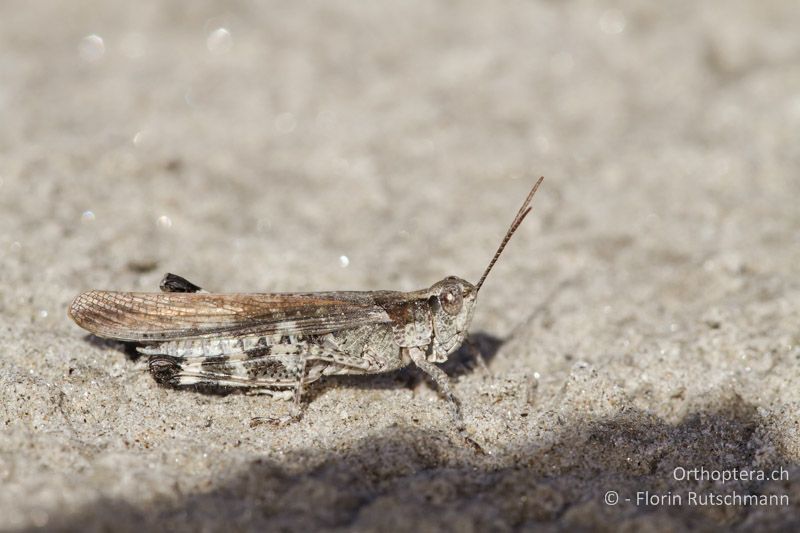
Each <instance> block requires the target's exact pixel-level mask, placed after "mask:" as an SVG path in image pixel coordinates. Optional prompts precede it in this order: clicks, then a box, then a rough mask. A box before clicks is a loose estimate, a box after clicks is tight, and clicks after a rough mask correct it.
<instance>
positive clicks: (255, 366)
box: [247, 359, 291, 379]
mask: <svg viewBox="0 0 800 533" xmlns="http://www.w3.org/2000/svg"><path fill="white" fill-rule="evenodd" d="M247 376H248V377H250V378H252V379H257V378H263V377H274V378H276V379H290V378H291V376H290V374H289V372H287V370H286V367H285V366H283V363H281V362H280V361H276V360H274V359H266V360H263V361H255V362H251V363H248V365H247Z"/></svg>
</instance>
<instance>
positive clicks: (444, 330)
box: [428, 276, 478, 363]
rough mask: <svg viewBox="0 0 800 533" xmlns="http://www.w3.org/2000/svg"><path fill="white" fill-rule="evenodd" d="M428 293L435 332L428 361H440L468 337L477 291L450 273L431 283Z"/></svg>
mask: <svg viewBox="0 0 800 533" xmlns="http://www.w3.org/2000/svg"><path fill="white" fill-rule="evenodd" d="M428 294H429V296H428V303H429V305H430V307H431V314H432V317H433V333H434V335H433V349H432V350H431V353H430V355H429V356H428V360H429V361H432V362H434V363H442V362H444V361H446V360H447V356H448V355H450V354H451V353H453V352H454V351H456V350H457V349H458V347H459V346H461V343H462V342H464V337H466V336H467V331H468V330H469V324H470V322H472V312H473V311H474V310H475V299H476V298H477V296H478V290H477V289H476V288H475V285H473V284H472V283H470V282H468V281H465V280H463V279H461V278H457V277H455V276H450V277H447V278H444V279H443V280H442V281H440V282H438V283H435V284H434V285H433V286H431V288H430V289H428Z"/></svg>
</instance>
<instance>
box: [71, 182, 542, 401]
mask: <svg viewBox="0 0 800 533" xmlns="http://www.w3.org/2000/svg"><path fill="white" fill-rule="evenodd" d="M542 179H543V178H540V179H539V180H538V181H537V182H536V184H535V185H534V186H533V188H532V189H531V191H530V194H529V195H528V197H527V199H526V200H525V202H524V203H523V205H522V207H521V208H520V210H519V211H518V213H517V216H516V217H515V218H514V220H513V221H512V223H511V226H510V227H509V229H508V231H507V232H506V235H505V238H504V239H503V241H502V242H501V244H500V246H499V247H498V249H497V252H496V253H495V255H494V257H493V258H492V260H491V262H490V263H489V265H488V266H487V268H486V270H485V271H484V273H483V275H482V276H481V278H480V281H479V282H478V283H477V284H476V285H472V284H471V283H469V282H468V281H465V280H463V279H460V278H457V277H455V276H450V277H447V278H444V279H443V280H441V281H439V282H437V283H435V284H433V285H432V286H431V287H429V288H427V289H422V290H419V291H413V292H397V291H361V292H356V291H335V292H313V293H262V294H259V293H255V294H250V293H242V294H212V293H207V292H205V291H203V290H202V289H200V287H198V286H197V285H194V284H193V283H190V282H189V281H187V280H185V279H183V278H181V277H179V276H175V275H174V274H167V275H166V276H165V278H164V279H163V281H162V283H161V290H162V292H161V293H144V292H112V291H89V292H85V293H83V294H81V295H79V296H78V297H77V298H75V300H74V301H73V302H72V305H71V306H70V308H69V315H70V316H71V317H72V319H73V320H75V322H76V323H77V324H78V325H79V326H81V327H82V328H84V329H86V330H88V331H90V332H91V333H93V334H95V335H97V336H99V337H105V338H109V339H115V340H120V341H128V342H134V343H137V344H138V348H137V349H138V350H139V351H140V352H141V353H143V354H146V355H148V356H149V368H150V371H151V372H152V374H153V376H154V377H155V378H156V379H157V380H158V381H159V382H162V383H167V384H170V385H176V386H180V385H197V384H207V385H214V386H226V387H247V388H251V389H257V390H258V391H260V392H264V393H267V394H271V395H273V396H278V397H284V398H292V397H294V398H295V400H296V401H297V402H299V401H300V398H301V395H302V391H303V388H304V387H305V386H306V385H307V384H309V383H312V382H314V381H316V380H318V379H319V378H320V377H322V376H325V375H334V374H370V373H377V372H385V371H389V370H394V369H397V368H400V367H403V366H406V365H408V364H409V363H411V362H413V363H414V364H415V365H416V366H418V367H419V368H421V369H422V370H423V371H425V372H426V373H427V374H428V375H429V376H430V377H431V378H432V379H433V380H434V381H435V382H436V383H437V385H438V387H439V389H440V392H441V393H442V394H444V395H445V396H447V397H448V398H451V399H453V400H455V397H454V396H453V394H452V392H451V389H450V385H449V380H448V378H447V375H446V374H445V373H444V372H443V371H442V370H441V369H440V368H439V367H438V366H436V365H435V364H434V363H441V362H444V361H446V360H447V357H448V355H450V354H451V353H453V352H455V351H456V350H457V349H458V348H459V347H460V346H461V344H462V342H463V341H464V339H465V338H466V336H467V333H468V329H469V325H470V322H471V320H472V314H473V311H474V308H475V302H476V298H477V295H478V291H479V290H480V288H481V286H482V285H483V282H484V281H485V279H486V277H487V276H488V274H489V272H490V271H491V269H492V267H493V266H494V264H495V262H496V261H497V259H498V257H499V256H500V254H501V253H502V251H503V249H504V248H505V246H506V244H507V243H508V241H509V239H510V238H511V236H512V235H513V233H514V231H515V230H516V229H517V227H519V225H520V224H521V223H522V221H523V219H524V218H525V216H526V215H527V214H528V213H529V212H530V209H531V208H530V203H531V200H532V199H533V195H534V194H535V193H536V190H537V189H538V188H539V185H540V184H541V182H542Z"/></svg>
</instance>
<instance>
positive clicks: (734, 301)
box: [0, 0, 800, 531]
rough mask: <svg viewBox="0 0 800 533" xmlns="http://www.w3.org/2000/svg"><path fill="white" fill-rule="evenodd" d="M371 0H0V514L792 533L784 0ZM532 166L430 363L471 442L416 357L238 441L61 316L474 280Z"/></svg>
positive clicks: (227, 404)
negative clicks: (470, 317)
mask: <svg viewBox="0 0 800 533" xmlns="http://www.w3.org/2000/svg"><path fill="white" fill-rule="evenodd" d="M378 4H380V5H373V4H369V5H364V3H362V2H343V1H339V2H319V3H302V4H301V3H294V2H270V3H255V2H245V1H240V2H230V3H227V4H222V3H219V2H212V1H204V2H163V3H162V2H155V1H144V2H39V1H37V2H29V1H9V0H6V1H4V2H3V3H2V4H0V116H1V117H2V127H0V320H1V322H0V391H1V392H0V394H2V405H0V423H2V432H1V433H0V517H2V518H0V527H2V529H4V530H9V531H19V530H28V529H31V528H39V527H43V528H47V529H64V530H82V531H83V530H89V531H91V530H120V531H126V530H127V531H141V529H142V527H144V526H160V527H163V528H169V529H171V530H176V531H184V530H185V531H196V530H199V529H202V530H210V531H211V530H222V529H227V528H232V529H234V530H246V529H251V528H257V527H267V526H272V527H275V528H280V529H287V530H294V529H304V530H308V529H307V528H315V529H356V530H362V531H370V530H372V531H377V530H380V531H386V530H387V529H395V530H409V531H410V530H413V531H432V530H439V529H453V530H459V531H478V530H498V531H504V530H510V529H528V528H532V527H534V526H544V528H545V529H551V530H559V529H567V528H570V529H571V528H575V527H593V528H601V529H609V530H611V529H614V530H616V529H618V528H623V529H627V530H631V529H634V528H635V529H637V530H639V529H641V530H651V531H657V530H658V531H660V530H681V529H684V528H690V527H698V528H710V527H714V526H720V525H724V526H730V527H733V528H738V529H751V528H756V527H758V528H764V529H779V528H785V529H790V528H791V527H792V526H794V528H797V527H798V525H800V512H799V511H800V510H799V509H798V505H800V467H799V466H798V465H800V427H799V426H798V423H799V417H800V391H799V390H798V387H797V383H798V378H799V377H800V370H799V369H800V278H798V275H799V274H800V246H798V245H799V244H800V237H799V236H800V232H798V229H800V209H799V208H798V194H800V173H799V172H800V142H798V141H800V136H799V135H798V133H799V132H800V37H798V33H797V28H798V27H800V9H798V7H797V4H796V2H792V1H786V2H770V1H768V2H740V1H733V2H731V1H725V2H709V3H702V4H699V3H697V2H693V1H688V0H687V1H674V2H664V3H660V2H646V3H644V2H643V3H639V2H627V1H620V2H600V3H595V2H577V1H575V2H547V1H541V2H485V3H478V2H439V3H435V2H424V1H420V2H408V1H398V2H381V3H378ZM539 175H545V176H546V180H545V182H544V186H543V187H542V189H541V190H540V192H539V195H538V197H537V198H536V201H535V208H534V212H533V214H532V215H531V216H530V218H529V219H528V221H527V222H526V224H525V225H524V226H523V227H522V228H521V230H520V231H519V232H518V234H517V236H516V237H515V240H513V241H512V242H511V244H510V245H509V247H508V249H507V251H506V254H505V256H504V257H503V258H502V259H501V261H500V263H498V265H497V268H496V270H495V271H494V273H493V275H492V277H490V278H489V280H488V282H487V283H486V285H485V287H484V289H483V291H482V292H481V298H480V301H479V306H478V309H477V312H476V315H475V320H474V323H473V327H472V331H473V332H474V334H475V336H476V337H477V339H478V341H479V343H480V344H481V346H482V350H483V351H484V353H485V354H486V358H487V359H488V368H489V371H490V373H486V372H484V371H483V370H481V369H480V368H479V367H477V366H476V365H475V364H474V360H473V359H472V357H471V355H470V354H468V353H466V351H464V352H461V353H459V354H457V355H456V356H455V357H453V360H452V361H450V362H449V363H447V364H446V365H445V369H446V370H447V371H448V373H449V374H450V376H451V377H452V378H453V382H454V388H455V391H456V393H457V394H458V395H459V397H460V398H461V399H462V401H463V402H464V405H465V409H464V410H465V421H466V424H467V431H468V432H469V434H470V435H472V437H473V438H474V440H475V441H476V442H477V443H479V445H480V447H482V451H480V450H478V449H477V448H476V447H474V446H470V445H469V444H468V443H466V442H465V441H464V439H463V438H462V436H461V435H460V433H459V432H458V431H456V429H455V427H454V424H453V419H452V418H451V416H450V411H449V410H448V408H447V404H446V403H445V402H444V401H443V400H442V399H440V398H439V397H438V396H437V394H436V392H435V390H434V389H433V387H432V386H431V384H430V383H428V382H427V381H426V380H424V379H422V378H421V377H420V375H419V374H418V373H417V372H416V371H414V370H404V371H402V372H398V373H394V374H391V375H385V376H373V377H369V376H367V377H354V378H346V379H336V380H333V379H330V380H327V381H325V382H320V383H318V384H317V385H315V386H314V387H313V390H312V391H311V394H309V397H308V402H307V409H306V414H305V417H304V418H303V419H302V421H300V422H298V423H296V424H293V425H289V426H288V427H285V428H272V427H268V426H259V427H256V428H254V429H251V428H250V427H249V424H248V423H249V421H250V419H251V418H252V417H254V416H269V415H280V414H285V413H287V412H288V411H289V407H288V405H287V404H286V403H285V402H279V401H273V400H270V399H269V398H265V397H253V396H246V395H241V394H228V395H212V394H203V393H200V392H197V391H185V390H174V389H168V388H165V387H162V386H159V385H157V384H156V383H155V382H154V381H153V380H152V379H151V377H150V375H149V374H148V373H147V370H146V363H145V361H143V360H142V359H139V360H134V359H133V358H131V357H130V356H129V355H127V354H126V353H125V351H124V350H123V349H122V347H121V346H120V345H118V344H115V343H111V342H103V341H99V340H97V339H93V338H91V337H89V336H88V335H87V334H86V333H85V332H84V331H83V330H81V329H79V328H78V327H77V326H76V325H75V324H73V323H72V322H71V321H70V320H69V319H68V318H67V316H66V308H67V305H68V304H69V302H70V301H71V300H72V298H73V297H74V296H75V295H77V294H78V293H79V292H81V291H83V290H87V289H91V288H98V289H116V290H155V289H156V287H157V284H158V281H159V279H160V278H161V276H162V275H163V273H165V272H167V271H171V272H175V273H178V274H181V275H184V276H186V277H188V278H189V279H191V280H193V281H195V282H196V283H198V284H200V285H202V286H203V287H206V288H208V289H210V290H214V291H221V292H225V291H262V292H265V291H292V290H337V289H360V290H370V289H400V290H412V289H417V288H421V287H425V286H428V285H430V284H431V283H433V282H435V281H437V280H438V279H441V278H442V277H444V276H445V275H449V274H456V275H459V276H462V277H465V278H467V279H470V280H476V279H477V278H478V276H479V275H480V273H481V272H482V270H483V268H484V266H485V264H486V262H487V261H488V259H489V257H490V256H491V254H492V253H493V252H494V248H495V247H496V245H497V243H498V241H499V239H500V238H501V236H502V234H503V232H504V231H505V229H506V226H507V224H508V223H509V221H510V219H511V218H512V217H513V214H514V212H515V210H516V209H517V207H518V205H519V204H520V203H521V201H522V199H523V198H524V195H525V194H526V192H527V190H528V189H529V187H530V186H531V184H532V183H533V181H534V180H535V179H536V177H538V176H539ZM701 467H703V468H706V469H708V471H718V472H732V471H733V469H756V470H766V471H767V472H768V473H769V472H771V471H772V469H784V470H785V472H786V474H785V475H784V476H783V477H784V478H786V477H788V480H787V479H783V480H775V481H760V480H739V481H729V482H727V483H721V482H718V481H713V480H706V479H694V478H692V479H676V474H675V472H676V468H677V469H681V468H683V469H686V470H691V469H693V468H701ZM678 472H680V470H679V471H678ZM677 477H680V475H678V476H677ZM609 491H616V493H617V494H618V496H619V503H617V504H616V505H609V504H607V503H605V501H604V499H605V498H606V494H607V493H609ZM644 491H649V492H650V494H651V496H652V495H655V496H662V495H663V496H667V498H668V501H667V500H665V501H663V502H660V503H658V504H655V505H645V504H644V503H642V502H641V501H637V496H638V497H641V494H642V493H643V492H644ZM692 492H695V493H698V494H701V495H705V494H709V493H715V494H718V495H732V494H734V493H737V494H740V495H766V496H769V495H773V496H779V497H782V496H785V497H786V499H785V500H783V501H782V502H781V503H779V504H777V505H771V506H762V505H754V504H750V505H732V504H725V503H724V502H723V503H722V504H717V505H712V504H706V505H702V504H697V505H692V504H690V503H689V501H688V498H689V496H690V493H692ZM670 495H671V496H670ZM675 495H677V496H680V497H681V498H682V502H680V503H678V504H676V503H675V500H674V498H673V499H672V500H669V498H671V497H673V496H675ZM610 497H611V498H613V495H612V496H610ZM626 500H629V501H626ZM651 503H652V502H651ZM669 503H672V505H670V504H669Z"/></svg>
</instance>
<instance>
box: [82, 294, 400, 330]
mask: <svg viewBox="0 0 800 533" xmlns="http://www.w3.org/2000/svg"><path fill="white" fill-rule="evenodd" d="M374 295H375V293H373V292H336V293H333V292H331V293H325V292H317V293H285V294H280V293H277V294H207V293H177V292H176V293H168V292H165V293H146V292H143V293H139V292H108V291H89V292H85V293H83V294H81V295H80V296H78V297H77V298H75V300H74V301H73V302H72V305H71V306H70V308H69V314H70V316H71V317H72V319H73V320H74V321H75V322H76V323H77V324H78V325H79V326H81V327H82V328H84V329H86V330H88V331H90V332H92V333H94V334H95V335H97V336H99V337H106V338H111V339H118V340H125V341H141V342H148V341H161V340H167V339H185V338H193V337H210V336H214V335H220V334H227V335H235V336H240V335H254V334H257V335H262V334H263V335H269V334H281V335H321V334H324V333H330V332H331V331H336V330H339V329H345V328H351V327H356V326H361V325H365V324H372V323H379V322H389V320H390V319H389V316H388V315H387V314H386V311H384V310H383V308H382V307H380V306H379V305H376V304H375V300H374V297H373V296H374Z"/></svg>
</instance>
